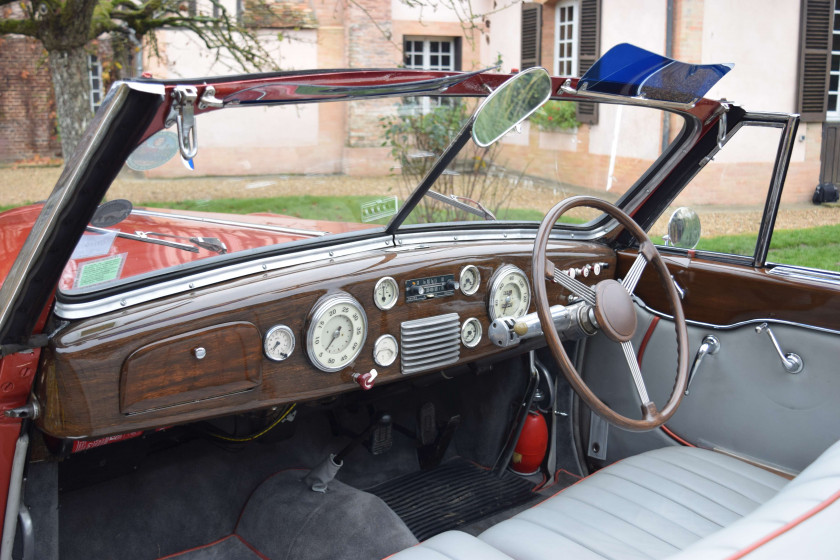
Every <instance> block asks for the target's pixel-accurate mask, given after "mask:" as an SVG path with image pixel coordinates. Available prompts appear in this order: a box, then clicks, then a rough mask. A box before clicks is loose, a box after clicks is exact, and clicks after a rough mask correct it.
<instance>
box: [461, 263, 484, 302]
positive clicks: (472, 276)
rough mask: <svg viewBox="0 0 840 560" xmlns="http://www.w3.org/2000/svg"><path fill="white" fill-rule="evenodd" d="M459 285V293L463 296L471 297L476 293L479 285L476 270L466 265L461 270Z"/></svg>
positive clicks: (479, 275) (478, 274)
mask: <svg viewBox="0 0 840 560" xmlns="http://www.w3.org/2000/svg"><path fill="white" fill-rule="evenodd" d="M458 280H459V283H460V284H461V292H463V294H464V295H465V296H471V295H473V294H474V293H476V292H477V291H478V287H479V284H481V274H480V273H479V272H478V268H476V267H475V266H473V265H471V264H468V265H467V266H465V267H464V268H462V269H461V276H460V278H459V279H458Z"/></svg>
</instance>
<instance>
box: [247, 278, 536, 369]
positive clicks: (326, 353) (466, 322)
mask: <svg viewBox="0 0 840 560" xmlns="http://www.w3.org/2000/svg"><path fill="white" fill-rule="evenodd" d="M490 272H492V274H488V276H489V279H488V280H484V279H483V278H482V274H481V270H480V269H479V267H478V266H476V265H473V264H467V265H465V266H462V267H461V268H460V269H459V270H455V271H453V273H451V274H438V275H435V276H427V277H419V278H418V277H411V278H408V279H406V280H403V281H401V282H400V281H397V280H396V279H395V278H393V277H391V276H383V277H381V278H379V279H378V280H376V282H375V283H374V285H373V289H372V290H371V292H370V298H371V299H370V300H368V301H372V302H373V304H374V305H375V306H376V308H377V309H378V310H379V311H381V312H382V318H381V320H378V321H376V322H375V324H377V325H383V327H380V328H381V329H383V330H385V332H381V331H380V332H376V330H374V332H373V335H375V336H376V335H378V336H377V338H376V340H375V341H374V343H373V345H372V347H369V348H367V349H366V348H365V343H366V341H367V338H368V334H369V330H370V329H369V324H368V317H367V313H366V312H365V307H364V305H363V304H362V303H360V301H359V300H357V299H356V298H355V297H353V296H352V295H350V294H349V293H347V292H345V291H337V292H332V293H328V294H327V295H324V296H322V297H321V298H320V299H318V300H317V301H316V302H315V304H314V306H313V307H312V309H311V310H310V311H309V313H308V315H307V320H306V323H305V336H304V335H303V333H300V335H301V336H303V337H304V341H305V347H306V356H307V357H308V359H309V362H311V364H312V365H313V366H315V367H316V368H318V369H319V370H321V371H323V372H328V373H334V372H339V371H341V370H344V369H345V368H349V367H350V366H354V364H355V362H356V360H357V359H358V358H359V357H360V356H362V355H363V354H362V353H363V352H367V353H368V354H367V356H368V357H369V359H372V361H373V362H374V363H375V364H376V365H377V366H378V367H381V368H388V367H390V366H393V365H394V364H395V363H396V362H397V358H398V357H399V355H400V342H399V340H398V339H397V337H396V336H394V334H396V333H397V332H399V330H400V325H401V324H402V320H401V319H400V318H399V317H402V315H401V313H405V309H404V308H402V309H403V310H402V311H400V309H401V308H397V309H395V307H396V306H397V304H398V303H400V302H402V303H404V304H406V306H408V305H409V304H415V303H417V304H419V305H418V307H416V308H414V306H413V305H412V308H413V309H421V310H422V309H423V304H420V302H428V301H438V302H440V301H441V300H445V298H451V297H455V298H458V299H459V300H466V302H468V303H469V302H471V303H472V305H473V306H475V305H476V304H480V305H482V307H484V309H485V310H486V316H484V317H482V316H481V315H479V316H475V315H473V314H470V313H467V314H466V316H463V315H462V316H461V317H462V318H461V319H460V322H459V325H460V332H459V334H458V338H459V342H460V345H461V346H463V348H465V349H468V350H471V349H473V348H476V347H478V346H479V345H480V344H481V342H482V340H483V337H484V326H483V325H484V324H489V323H490V322H492V321H493V320H495V319H497V318H499V317H506V316H510V317H521V316H523V315H525V314H526V313H527V312H528V310H529V307H530V305H531V287H530V283H529V280H528V276H527V275H526V274H525V272H524V271H523V270H522V269H521V268H519V267H517V266H515V265H513V264H504V265H501V266H498V267H496V268H495V270H491V271H490ZM401 288H402V289H401ZM485 294H486V295H485ZM429 310H430V311H433V312H431V313H429V315H430V316H431V315H434V314H436V313H439V312H440V308H439V307H429ZM411 316H412V317H415V316H416V313H415V314H414V315H411ZM392 317H393V320H391V318H392ZM388 330H391V332H393V333H394V334H391V332H387V331H388ZM295 344H296V333H295V331H294V330H293V329H292V328H291V327H289V326H288V325H286V324H276V325H274V326H272V327H271V328H269V329H268V331H266V333H265V336H264V337H263V352H264V353H265V356H266V358H268V359H269V360H271V361H274V362H283V361H285V360H286V359H288V358H289V357H290V356H291V355H292V353H293V352H294V350H295Z"/></svg>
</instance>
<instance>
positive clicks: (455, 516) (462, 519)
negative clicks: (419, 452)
mask: <svg viewBox="0 0 840 560" xmlns="http://www.w3.org/2000/svg"><path fill="white" fill-rule="evenodd" d="M533 486H534V485H533V483H531V482H529V481H527V480H525V479H522V478H520V477H518V476H516V475H515V474H512V473H509V472H505V473H504V474H503V475H502V476H501V477H499V476H498V475H497V474H496V473H492V472H490V471H489V470H486V469H484V468H482V467H479V466H478V465H475V464H474V463H471V462H469V461H467V460H465V459H453V460H451V461H447V462H446V463H443V464H442V465H440V466H439V467H437V468H435V469H432V470H430V471H423V472H418V473H411V474H408V475H405V476H402V477H400V478H397V479H394V480H391V481H388V482H386V483H384V484H380V485H379V486H376V487H374V488H371V489H369V490H368V492H370V493H371V494H373V495H375V496H379V497H380V498H382V500H383V501H384V502H385V503H386V504H388V505H389V506H390V507H391V509H393V510H394V511H395V512H396V513H397V515H399V516H400V518H401V519H402V520H403V522H405V524H406V525H407V526H408V528H409V529H411V532H412V533H414V536H415V537H417V539H418V540H420V541H423V540H426V539H428V538H429V537H433V536H434V535H437V534H438V533H442V532H444V531H448V530H451V529H455V528H458V527H460V526H462V525H467V524H470V523H473V522H475V521H478V520H479V519H483V518H485V517H488V516H490V515H493V514H495V513H497V512H499V511H502V510H505V509H508V508H511V507H515V506H518V505H520V504H523V503H525V502H527V501H528V500H529V499H531V498H532V497H533V496H534V494H533V493H532V489H533Z"/></svg>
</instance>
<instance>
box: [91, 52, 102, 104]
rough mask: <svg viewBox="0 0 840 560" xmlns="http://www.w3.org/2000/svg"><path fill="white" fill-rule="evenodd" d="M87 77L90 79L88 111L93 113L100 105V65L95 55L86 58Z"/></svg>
mask: <svg viewBox="0 0 840 560" xmlns="http://www.w3.org/2000/svg"><path fill="white" fill-rule="evenodd" d="M88 76H89V77H90V109H91V111H93V112H94V113H95V112H96V110H97V109H99V105H100V104H101V103H102V63H101V62H100V61H99V57H98V56H96V55H95V54H92V55H89V56H88Z"/></svg>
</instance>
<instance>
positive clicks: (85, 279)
mask: <svg viewBox="0 0 840 560" xmlns="http://www.w3.org/2000/svg"><path fill="white" fill-rule="evenodd" d="M125 255H126V254H125V253H122V254H120V255H114V256H113V257H106V258H104V259H99V260H98V261H90V262H86V263H85V264H83V265H82V266H80V267H79V276H78V277H77V278H76V287H77V288H86V287H87V286H92V285H94V284H101V283H102V282H110V281H112V280H116V279H117V278H119V277H120V272H122V267H123V263H124V262H125Z"/></svg>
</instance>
